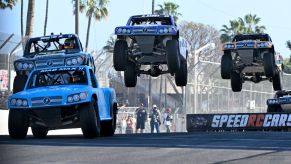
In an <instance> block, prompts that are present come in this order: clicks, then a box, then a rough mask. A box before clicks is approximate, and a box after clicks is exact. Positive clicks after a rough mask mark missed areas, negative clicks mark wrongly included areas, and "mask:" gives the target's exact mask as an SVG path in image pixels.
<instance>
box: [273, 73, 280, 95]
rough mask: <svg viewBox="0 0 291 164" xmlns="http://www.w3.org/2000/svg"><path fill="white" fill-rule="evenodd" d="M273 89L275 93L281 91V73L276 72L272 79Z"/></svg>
mask: <svg viewBox="0 0 291 164" xmlns="http://www.w3.org/2000/svg"><path fill="white" fill-rule="evenodd" d="M272 83H273V89H274V90H275V91H280V90H282V81H281V73H280V72H279V71H276V73H275V76H274V77H273V78H272Z"/></svg>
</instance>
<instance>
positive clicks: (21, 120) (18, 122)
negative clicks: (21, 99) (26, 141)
mask: <svg viewBox="0 0 291 164" xmlns="http://www.w3.org/2000/svg"><path fill="white" fill-rule="evenodd" d="M28 126H29V119H28V116H27V113H26V111H25V110H19V109H10V110H9V116H8V131H9V135H10V137H11V138H15V139H23V138H25V137H26V135H27V131H28Z"/></svg>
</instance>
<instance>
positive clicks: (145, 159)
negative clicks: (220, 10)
mask: <svg viewBox="0 0 291 164" xmlns="http://www.w3.org/2000/svg"><path fill="white" fill-rule="evenodd" d="M0 151H1V152H0V159H1V163H2V162H3V163H72V162H73V163H102V164H105V163H122V164H123V163H124V164H128V163H144V164H147V163H290V160H291V156H290V155H291V133H290V132H262V131H260V132H195V133H168V134H167V133H160V134H130V135H125V134H118V135H115V136H114V137H108V138H107V137H99V138H96V139H85V138H84V137H83V136H82V135H81V134H73V135H67V134H66V135H48V137H47V138H46V139H35V138H33V137H32V136H31V135H29V136H28V137H27V138H26V139H24V140H13V139H10V138H9V136H8V135H0Z"/></svg>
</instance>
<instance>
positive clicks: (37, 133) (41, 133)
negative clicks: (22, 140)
mask: <svg viewBox="0 0 291 164" xmlns="http://www.w3.org/2000/svg"><path fill="white" fill-rule="evenodd" d="M31 131H32V134H33V136H34V137H35V138H45V137H46V136H47V133H48V128H46V127H33V126H32V127H31Z"/></svg>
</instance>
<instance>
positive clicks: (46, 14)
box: [43, 0, 49, 36]
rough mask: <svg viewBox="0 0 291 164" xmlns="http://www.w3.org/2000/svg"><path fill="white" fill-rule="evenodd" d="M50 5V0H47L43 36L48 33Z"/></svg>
mask: <svg viewBox="0 0 291 164" xmlns="http://www.w3.org/2000/svg"><path fill="white" fill-rule="evenodd" d="M48 5H49V0H46V9H45V19H44V29H43V36H45V35H46V26H47V17H48Z"/></svg>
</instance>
